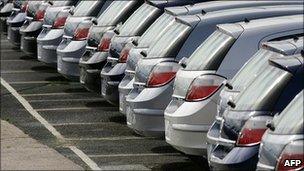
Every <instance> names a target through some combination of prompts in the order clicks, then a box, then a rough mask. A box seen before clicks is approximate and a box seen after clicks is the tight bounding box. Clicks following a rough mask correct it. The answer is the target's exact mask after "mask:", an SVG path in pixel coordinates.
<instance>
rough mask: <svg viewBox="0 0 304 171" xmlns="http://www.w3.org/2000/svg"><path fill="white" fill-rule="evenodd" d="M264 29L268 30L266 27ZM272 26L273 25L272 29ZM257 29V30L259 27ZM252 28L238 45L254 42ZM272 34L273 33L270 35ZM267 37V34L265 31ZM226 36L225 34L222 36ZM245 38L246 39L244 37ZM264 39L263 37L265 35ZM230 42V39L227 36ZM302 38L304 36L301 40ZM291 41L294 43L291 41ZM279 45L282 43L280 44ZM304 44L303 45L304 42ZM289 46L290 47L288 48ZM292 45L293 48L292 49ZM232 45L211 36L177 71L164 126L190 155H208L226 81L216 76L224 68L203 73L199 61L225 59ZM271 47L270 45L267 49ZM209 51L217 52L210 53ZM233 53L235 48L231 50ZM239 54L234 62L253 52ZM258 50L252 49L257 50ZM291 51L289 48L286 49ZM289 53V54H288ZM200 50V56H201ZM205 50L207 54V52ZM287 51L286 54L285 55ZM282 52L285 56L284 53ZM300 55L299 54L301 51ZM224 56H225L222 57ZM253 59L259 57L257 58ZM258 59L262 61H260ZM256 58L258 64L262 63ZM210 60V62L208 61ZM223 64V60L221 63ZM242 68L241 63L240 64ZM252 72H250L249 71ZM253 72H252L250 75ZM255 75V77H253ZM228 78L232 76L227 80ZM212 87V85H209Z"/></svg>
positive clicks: (261, 52)
mask: <svg viewBox="0 0 304 171" xmlns="http://www.w3.org/2000/svg"><path fill="white" fill-rule="evenodd" d="M262 27H264V28H266V27H269V25H268V26H267V24H266V25H264V26H262ZM272 27H273V26H272ZM257 29H258V27H257ZM249 30H250V29H248V28H247V30H244V31H243V35H242V36H240V37H238V38H237V40H235V41H234V43H236V44H237V43H238V41H240V40H241V39H247V40H252V37H250V36H247V35H248V32H250V31H249ZM258 30H260V31H264V30H263V29H258ZM277 32H279V30H277ZM271 33H272V32H271ZM264 34H265V32H264ZM223 36H225V35H223ZM243 36H245V37H243ZM262 37H263V36H262ZM226 38H227V39H226V40H228V39H229V37H226ZM302 39H303V37H302ZM289 41H291V40H289ZM289 41H288V40H285V41H279V42H276V43H275V44H278V46H280V45H281V46H283V45H282V43H284V42H285V43H286V42H288V43H289ZM256 43H257V44H256V45H252V46H256V47H258V46H259V45H258V44H259V41H256ZM279 43H280V44H279ZM297 43H298V46H299V49H301V47H302V48H303V44H301V41H298V42H297ZM302 43H303V42H302ZM269 44H270V45H271V44H272V43H266V44H263V46H262V48H261V49H260V50H259V51H258V52H257V53H256V55H258V57H260V58H262V57H264V56H263V55H264V54H265V51H267V48H265V45H269ZM288 45H289V46H288ZM288 45H286V46H287V47H286V49H287V48H290V49H291V50H290V51H291V52H290V55H292V54H293V53H292V52H294V51H292V50H294V49H296V47H294V46H293V44H288ZM290 46H291V47H290ZM230 47H233V45H229V41H228V42H227V41H225V40H224V39H221V36H218V35H217V37H212V36H211V37H210V39H208V40H207V41H206V42H205V43H204V44H203V45H202V46H201V47H200V49H198V50H197V52H196V53H194V54H193V56H191V57H190V59H189V65H188V66H187V67H186V68H185V69H181V70H180V71H178V73H177V76H176V80H175V83H174V88H175V89H174V92H173V97H172V101H171V102H170V104H169V105H168V107H167V109H166V111H165V126H166V130H165V131H166V141H167V142H168V143H169V144H171V145H172V146H173V147H175V148H176V149H178V150H180V151H182V152H184V153H186V154H191V155H206V139H207V136H206V134H207V132H208V130H209V128H210V126H211V124H212V123H213V121H214V117H215V114H216V107H217V103H216V102H217V101H216V100H217V99H218V94H219V92H220V90H221V89H222V88H223V87H224V86H223V82H224V80H225V77H223V76H225V75H223V74H221V76H219V75H217V73H220V72H223V71H221V69H219V70H216V69H215V71H212V72H211V71H210V70H208V69H206V70H203V69H200V68H197V67H196V66H199V63H198V62H197V60H203V58H204V57H208V56H211V55H210V54H216V55H215V56H212V58H214V60H215V58H218V59H219V60H221V59H220V58H224V59H226V58H227V57H228V55H227V56H226V57H225V53H227V54H229V53H231V52H232V51H228V52H225V51H226V50H227V49H229V48H230ZM267 47H269V46H267ZM206 49H214V50H209V51H207V50H206ZM269 49H270V50H268V52H269V53H270V54H272V55H274V56H275V55H280V54H279V53H275V52H273V51H272V50H273V49H272V48H270V47H269ZM231 50H233V49H231ZM234 50H236V51H238V52H239V53H240V54H239V56H234V57H233V58H235V60H240V58H247V59H248V58H249V57H250V56H247V55H245V54H249V53H250V54H251V53H252V52H251V50H246V49H245V48H243V49H242V50H240V49H238V48H236V49H234ZM256 50H257V49H255V50H253V51H256ZM287 50H289V49H287ZM287 50H286V51H287ZM199 51H200V52H201V53H199ZM204 51H205V52H204ZM286 51H284V52H286ZM284 52H282V53H284ZM298 53H299V52H298ZM221 56H222V57H221ZM251 58H256V57H255V55H254V56H253V57H251ZM260 58H259V59H260ZM259 59H257V60H258V61H260V60H259ZM192 60H193V61H196V62H197V65H193V62H192ZM267 60H268V58H267V56H265V60H261V63H264V64H265V65H267ZM206 61H207V59H206ZM218 62H220V61H218ZM191 63H192V65H191ZM233 63H236V62H235V61H233V60H231V59H230V61H228V60H227V62H225V63H222V64H221V66H220V67H219V68H223V67H224V66H225V65H230V66H231V64H233ZM238 65H239V64H238ZM241 66H242V64H241V65H239V66H236V65H234V66H233V67H234V68H236V69H237V68H240V67H241ZM256 67H257V69H258V70H261V69H262V67H259V66H256ZM250 69H251V68H250ZM248 72H249V71H248ZM250 73H251V72H250ZM254 74H255V73H253V74H252V75H254ZM228 78H229V77H228ZM245 78H247V79H248V78H251V75H249V74H247V75H246V77H245ZM209 84H210V85H209Z"/></svg>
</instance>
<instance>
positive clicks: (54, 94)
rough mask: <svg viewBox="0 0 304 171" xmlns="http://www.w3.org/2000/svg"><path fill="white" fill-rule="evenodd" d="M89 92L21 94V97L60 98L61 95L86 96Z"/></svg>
mask: <svg viewBox="0 0 304 171" xmlns="http://www.w3.org/2000/svg"><path fill="white" fill-rule="evenodd" d="M88 93H89V92H79V93H65V92H62V93H40V94H21V95H22V96H23V97H34V96H61V95H87V94H88Z"/></svg>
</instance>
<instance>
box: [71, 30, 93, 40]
mask: <svg viewBox="0 0 304 171" xmlns="http://www.w3.org/2000/svg"><path fill="white" fill-rule="evenodd" d="M89 30H90V28H87V27H79V28H77V29H76V31H75V34H74V40H86V39H87V38H88V36H89Z"/></svg>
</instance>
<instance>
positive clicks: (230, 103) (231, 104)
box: [227, 100, 236, 108]
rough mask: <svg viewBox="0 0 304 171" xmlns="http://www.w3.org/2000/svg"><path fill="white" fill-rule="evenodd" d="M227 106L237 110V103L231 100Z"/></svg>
mask: <svg viewBox="0 0 304 171" xmlns="http://www.w3.org/2000/svg"><path fill="white" fill-rule="evenodd" d="M227 104H228V105H229V106H230V107H232V108H235V106H236V105H235V103H234V102H233V101H231V100H229V101H228V102H227Z"/></svg>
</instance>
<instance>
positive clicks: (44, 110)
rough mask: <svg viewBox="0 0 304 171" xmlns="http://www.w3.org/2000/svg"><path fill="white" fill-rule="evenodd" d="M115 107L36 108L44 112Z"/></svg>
mask: <svg viewBox="0 0 304 171" xmlns="http://www.w3.org/2000/svg"><path fill="white" fill-rule="evenodd" d="M111 108H113V109H116V107H62V108H60V107H59V108H43V109H36V111H38V112H46V111H58V110H60V111H67V110H94V109H111Z"/></svg>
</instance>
